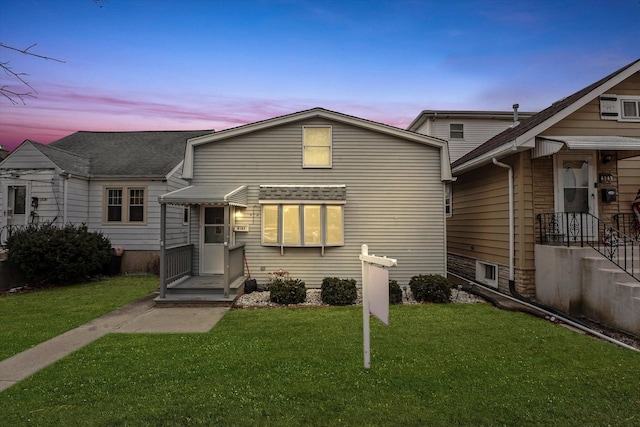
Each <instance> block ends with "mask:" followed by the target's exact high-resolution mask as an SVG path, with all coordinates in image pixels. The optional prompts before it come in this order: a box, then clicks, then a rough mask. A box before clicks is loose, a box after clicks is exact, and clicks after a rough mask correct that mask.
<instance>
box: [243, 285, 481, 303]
mask: <svg viewBox="0 0 640 427" xmlns="http://www.w3.org/2000/svg"><path fill="white" fill-rule="evenodd" d="M451 302H453V303H466V304H469V303H484V302H486V301H485V300H484V299H482V298H480V297H478V296H476V295H473V294H470V293H467V292H465V291H462V290H460V291H459V290H458V289H456V288H452V289H451ZM402 303H403V304H419V303H418V302H417V301H416V300H415V299H414V298H413V294H412V293H411V289H409V288H408V287H407V289H406V290H405V289H403V291H402ZM354 305H362V290H361V289H358V298H357V299H356V302H355V304H354ZM295 306H296V307H305V306H307V307H310V306H327V304H324V303H323V302H322V300H321V299H320V289H307V299H306V301H305V302H303V303H301V304H295ZM234 307H236V308H257V307H284V305H282V304H276V303H273V302H270V301H269V291H262V292H257V291H256V292H252V293H250V294H244V295H241V296H240V298H238V299H237V300H236V302H235V304H234Z"/></svg>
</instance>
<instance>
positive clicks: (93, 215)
mask: <svg viewBox="0 0 640 427" xmlns="http://www.w3.org/2000/svg"><path fill="white" fill-rule="evenodd" d="M106 186H114V187H122V186H128V187H131V186H140V187H145V188H146V199H147V222H146V224H145V225H133V224H132V225H106V224H103V222H102V218H103V201H104V187H106ZM167 192H168V190H167V185H166V183H164V182H162V181H145V180H135V181H116V180H104V181H102V180H94V181H92V182H91V185H90V187H89V217H90V220H89V228H90V229H91V230H96V231H101V232H102V233H104V234H105V235H106V236H107V237H109V239H111V244H112V245H113V246H122V247H123V248H124V249H125V250H159V249H160V245H159V241H160V204H159V203H158V197H159V196H160V195H162V194H165V193H167Z"/></svg>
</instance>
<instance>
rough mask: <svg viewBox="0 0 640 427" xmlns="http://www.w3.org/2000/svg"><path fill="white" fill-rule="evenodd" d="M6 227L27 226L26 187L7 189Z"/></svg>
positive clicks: (14, 186)
mask: <svg viewBox="0 0 640 427" xmlns="http://www.w3.org/2000/svg"><path fill="white" fill-rule="evenodd" d="M7 193H8V194H7V196H8V197H7V202H8V203H7V225H14V226H15V225H26V224H27V186H26V185H11V186H9V187H7Z"/></svg>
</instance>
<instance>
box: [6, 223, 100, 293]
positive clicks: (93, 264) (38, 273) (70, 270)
mask: <svg viewBox="0 0 640 427" xmlns="http://www.w3.org/2000/svg"><path fill="white" fill-rule="evenodd" d="M7 249H8V256H7V260H8V262H9V263H11V264H13V265H15V266H16V267H18V268H19V269H20V270H22V271H23V272H24V274H25V277H26V279H27V282H28V283H29V284H31V285H34V286H43V285H68V284H72V283H79V282H83V281H86V280H87V279H88V278H90V277H91V276H92V275H96V274H99V273H101V272H102V271H103V270H104V269H105V267H106V266H107V265H108V264H109V262H110V261H111V242H110V240H109V239H108V238H107V237H105V236H104V235H103V234H102V233H98V232H89V231H88V229H87V226H86V225H84V224H83V225H80V226H76V225H71V224H69V225H66V226H64V227H55V226H53V225H51V224H42V225H39V226H35V225H32V226H29V227H27V228H24V229H21V230H16V231H15V232H13V233H12V234H11V236H10V237H9V238H8V239H7Z"/></svg>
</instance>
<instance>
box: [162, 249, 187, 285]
mask: <svg viewBox="0 0 640 427" xmlns="http://www.w3.org/2000/svg"><path fill="white" fill-rule="evenodd" d="M192 256H193V245H183V246H176V247H173V248H169V249H167V250H166V253H165V276H164V277H165V278H166V279H165V283H166V284H169V283H172V282H175V281H176V280H178V279H180V278H182V277H185V276H189V275H191V260H192Z"/></svg>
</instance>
